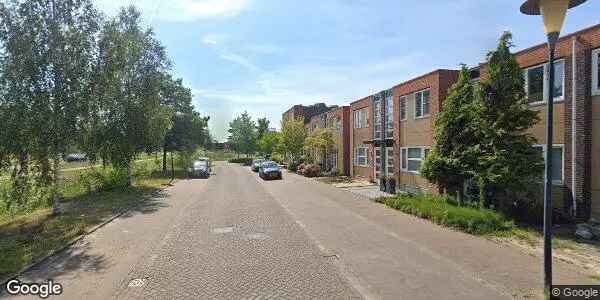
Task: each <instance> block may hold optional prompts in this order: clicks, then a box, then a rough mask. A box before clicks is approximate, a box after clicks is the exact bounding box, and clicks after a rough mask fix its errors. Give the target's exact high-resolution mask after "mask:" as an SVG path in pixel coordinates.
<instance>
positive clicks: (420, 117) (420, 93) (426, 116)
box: [413, 88, 431, 120]
mask: <svg viewBox="0 0 600 300" xmlns="http://www.w3.org/2000/svg"><path fill="white" fill-rule="evenodd" d="M427 91H429V99H428V100H429V112H428V113H427V114H424V113H423V111H424V109H423V108H424V107H425V105H423V103H424V102H423V94H425V92H427ZM417 95H421V116H419V115H417ZM413 97H414V98H415V120H416V119H424V118H429V116H430V115H431V89H430V88H426V89H424V90H421V91H418V92H415V93H414V94H413Z"/></svg>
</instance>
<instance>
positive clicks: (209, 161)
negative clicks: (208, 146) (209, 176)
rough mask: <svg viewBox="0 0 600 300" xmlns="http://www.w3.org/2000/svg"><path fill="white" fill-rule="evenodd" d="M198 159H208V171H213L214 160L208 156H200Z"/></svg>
mask: <svg viewBox="0 0 600 300" xmlns="http://www.w3.org/2000/svg"><path fill="white" fill-rule="evenodd" d="M197 160H198V161H206V163H207V164H208V172H212V161H211V160H210V158H208V157H198V159H197Z"/></svg>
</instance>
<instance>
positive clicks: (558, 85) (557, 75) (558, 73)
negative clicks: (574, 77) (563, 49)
mask: <svg viewBox="0 0 600 300" xmlns="http://www.w3.org/2000/svg"><path fill="white" fill-rule="evenodd" d="M564 74H565V61H564V60H559V61H557V62H555V63H554V88H553V90H552V91H553V93H554V99H557V98H558V99H564V96H565V95H564V90H565V89H564V85H565V78H564Z"/></svg>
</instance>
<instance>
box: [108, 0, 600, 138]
mask: <svg viewBox="0 0 600 300" xmlns="http://www.w3.org/2000/svg"><path fill="white" fill-rule="evenodd" d="M96 3H97V5H98V7H99V8H100V9H101V10H103V11H104V12H105V13H106V14H107V15H109V16H110V15H114V14H115V13H116V11H117V10H118V9H119V7H121V6H124V5H130V4H134V5H136V6H137V7H138V8H139V9H140V10H141V11H142V16H143V19H144V24H145V26H150V27H152V28H153V29H154V31H155V32H156V35H157V38H158V39H159V40H161V42H162V43H163V44H164V45H165V46H166V48H167V51H168V53H169V56H170V58H171V59H172V61H173V70H172V72H173V74H174V75H175V76H177V77H181V78H183V80H184V83H185V84H186V85H187V86H188V87H190V88H191V89H192V92H193V94H194V99H193V103H194V106H195V107H196V109H197V110H198V111H199V112H201V113H202V114H203V115H208V116H210V122H209V126H210V129H211V132H212V134H213V135H214V136H215V138H217V139H218V140H220V141H223V140H225V139H226V138H227V128H228V124H229V122H230V121H231V120H232V119H233V118H235V116H237V115H239V114H241V113H243V112H244V111H248V113H250V114H251V115H252V116H253V118H262V117H266V118H268V119H269V120H270V122H271V127H274V128H279V127H280V122H281V114H282V113H283V112H284V111H285V110H287V109H288V108H290V107H291V106H292V105H295V104H305V105H309V104H313V103H316V102H326V103H327V104H330V105H334V104H335V105H347V104H349V103H350V102H352V101H354V100H358V99H360V98H362V97H365V96H368V95H371V94H373V93H375V92H378V91H381V90H384V89H388V88H390V87H392V86H394V85H395V84H398V83H400V82H403V81H405V80H408V79H410V78H412V77H416V76H419V75H421V74H425V73H428V72H430V71H433V70H435V69H441V68H448V69H457V68H459V65H460V64H461V63H465V64H467V65H476V64H478V63H480V62H483V61H484V59H485V55H486V53H487V52H488V51H490V50H491V49H493V48H495V46H496V42H497V40H498V38H499V37H500V34H501V33H502V32H503V31H506V30H508V31H511V32H512V33H513V42H514V44H515V47H514V50H515V51H516V50H519V49H523V48H528V47H530V46H533V45H536V44H539V43H542V42H545V35H544V32H543V27H542V21H541V18H540V17H537V16H525V15H522V14H521V13H520V12H519V6H520V4H521V3H522V1H521V0H517V1H515V0H485V1H482V0H454V1H447V0H418V1H413V0H389V1H388V0H375V1H373V0H303V1H292V0H169V1H161V0H96ZM599 23H600V1H598V0H590V1H588V2H587V3H584V4H583V5H581V6H579V7H577V8H575V9H573V10H571V11H569V15H568V16H567V19H566V21H565V26H564V28H563V34H568V33H571V32H574V31H577V30H580V29H583V28H586V27H589V26H592V25H596V24H599Z"/></svg>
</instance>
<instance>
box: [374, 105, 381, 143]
mask: <svg viewBox="0 0 600 300" xmlns="http://www.w3.org/2000/svg"><path fill="white" fill-rule="evenodd" d="M381 100H382V99H381V98H376V99H375V102H374V103H373V114H374V115H373V130H374V131H375V132H374V137H375V139H381V138H382V134H383V130H382V125H381V110H382V104H381V102H382V101H381Z"/></svg>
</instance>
